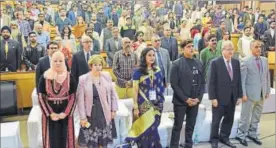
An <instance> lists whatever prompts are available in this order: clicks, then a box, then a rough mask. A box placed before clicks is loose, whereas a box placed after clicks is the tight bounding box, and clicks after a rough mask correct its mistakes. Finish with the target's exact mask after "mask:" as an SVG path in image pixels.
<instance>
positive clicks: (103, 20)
mask: <svg viewBox="0 0 276 148" xmlns="http://www.w3.org/2000/svg"><path fill="white" fill-rule="evenodd" d="M107 19H108V18H107V16H105V15H104V11H103V9H100V10H99V13H98V14H97V20H98V21H99V23H100V24H101V25H102V28H105V27H106V23H107ZM112 25H113V24H112Z"/></svg>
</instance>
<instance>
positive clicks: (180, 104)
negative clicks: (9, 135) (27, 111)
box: [0, 1, 276, 148]
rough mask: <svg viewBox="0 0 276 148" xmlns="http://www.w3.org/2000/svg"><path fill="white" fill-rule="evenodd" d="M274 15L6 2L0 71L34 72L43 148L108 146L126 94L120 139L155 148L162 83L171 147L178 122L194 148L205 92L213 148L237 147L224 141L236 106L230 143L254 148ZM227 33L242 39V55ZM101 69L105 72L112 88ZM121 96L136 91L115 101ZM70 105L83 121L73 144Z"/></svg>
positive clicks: (172, 5) (184, 7) (206, 8)
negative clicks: (126, 126) (126, 127)
mask: <svg viewBox="0 0 276 148" xmlns="http://www.w3.org/2000/svg"><path fill="white" fill-rule="evenodd" d="M275 15H276V14H275V10H274V9H273V10H271V11H270V12H269V14H268V15H267V14H266V12H265V11H264V10H260V9H259V8H256V9H252V8H249V7H248V6H245V7H244V8H243V9H242V10H239V9H238V8H231V9H228V10H227V9H224V8H223V5H212V4H208V3H205V4H204V5H203V6H194V5H190V4H189V2H186V1H175V2H171V1H168V2H165V3H160V2H159V1H157V2H155V3H149V2H147V1H143V2H142V3H137V4H131V3H130V2H122V3H120V2H116V1H110V2H101V1H99V2H94V1H92V2H90V1H69V2H62V3H61V4H59V5H57V7H55V8H54V7H53V5H52V4H51V3H50V2H47V1H46V2H45V3H44V4H42V5H38V4H37V3H31V2H17V3H15V4H14V5H9V4H7V5H6V6H5V7H1V13H0V18H1V22H0V25H1V61H0V71H1V72H18V71H35V72H36V88H37V93H38V95H39V103H40V106H41V109H42V114H43V116H42V129H43V130H42V134H43V145H44V147H50V148H62V147H75V145H76V143H77V144H78V145H80V146H87V147H93V148H94V147H106V146H107V145H108V143H110V142H112V140H113V138H115V137H116V129H115V126H114V117H115V116H116V111H117V110H118V104H117V100H118V99H123V98H125V97H131V98H133V106H134V108H133V117H135V119H136V120H135V121H134V122H133V125H132V128H131V130H130V131H129V136H128V137H127V138H126V142H128V143H132V142H135V143H136V144H137V145H138V147H141V148H147V147H149V148H159V147H161V144H160V136H159V134H158V126H159V124H160V122H161V119H160V118H161V114H162V110H163V102H164V93H165V91H166V89H167V88H168V87H169V86H171V88H172V89H173V91H174V93H173V102H172V103H173V104H174V116H175V118H174V125H173V130H172V137H171V143H170V147H172V148H174V147H175V148H178V147H179V139H180V131H181V128H182V123H183V121H184V117H185V116H186V129H185V147H187V148H191V147H192V146H193V139H192V135H193V131H194V126H195V122H196V116H197V112H198V106H199V104H200V102H201V100H202V97H203V94H204V93H205V92H208V94H209V99H210V100H211V102H212V126H211V137H210V138H211V139H210V141H211V145H212V148H217V147H218V142H219V141H220V142H222V143H224V144H225V145H228V146H229V147H233V148H235V147H236V146H235V145H234V144H233V143H231V142H230V141H229V135H230V132H231V131H230V129H231V127H232V124H233V120H234V113H235V106H236V105H239V104H241V103H242V114H241V121H240V124H239V130H238V136H237V138H236V139H237V140H239V142H240V143H241V144H243V145H244V146H247V141H246V137H248V138H249V139H251V140H253V141H254V142H255V143H256V144H258V145H261V144H262V143H261V141H260V140H259V139H258V136H257V124H258V123H259V122H260V116H261V111H262V107H263V101H264V100H265V99H266V98H268V97H269V94H270V86H273V78H274V77H273V72H272V71H270V72H269V68H268V61H267V58H265V57H266V56H267V52H268V51H275V37H276V32H275V26H276V24H275ZM214 28H216V29H214ZM53 30H54V32H53ZM233 33H237V34H241V37H240V38H239V41H238V43H237V47H238V49H237V50H238V53H239V56H236V55H235V54H234V53H235V52H234V50H235V49H234V45H233V42H232V41H231V34H233ZM52 34H54V35H55V37H54V39H51V38H52ZM149 42H150V43H149ZM101 52H105V53H106V54H107V57H106V59H105V58H103V57H102V56H101V55H100V53H101ZM104 67H110V68H112V71H113V74H114V75H115V77H116V80H115V85H110V84H111V83H112V77H111V75H110V74H109V73H107V72H103V68H104ZM253 80H254V81H253ZM120 89H123V90H127V89H131V90H132V91H133V94H131V95H130V96H125V95H122V94H121V93H120V92H118V91H117V90H120ZM76 106H77V108H78V110H77V111H78V113H79V115H80V124H81V129H80V134H79V137H78V140H77V142H76V141H75V137H74V128H73V127H74V122H73V121H74V120H73V112H74V110H75V108H76ZM222 117H224V118H223V120H222ZM221 120H222V125H221V128H220V133H219V124H220V122H221ZM140 125H144V126H140ZM136 128H139V130H137V129H136ZM137 131H140V132H138V133H137ZM142 131H143V132H142ZM57 139H59V140H58V141H57Z"/></svg>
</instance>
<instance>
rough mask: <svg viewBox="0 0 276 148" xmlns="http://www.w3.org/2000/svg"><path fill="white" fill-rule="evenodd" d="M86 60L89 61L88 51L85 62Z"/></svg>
mask: <svg viewBox="0 0 276 148" xmlns="http://www.w3.org/2000/svg"><path fill="white" fill-rule="evenodd" d="M88 61H89V53H88V52H87V53H86V62H87V63H88Z"/></svg>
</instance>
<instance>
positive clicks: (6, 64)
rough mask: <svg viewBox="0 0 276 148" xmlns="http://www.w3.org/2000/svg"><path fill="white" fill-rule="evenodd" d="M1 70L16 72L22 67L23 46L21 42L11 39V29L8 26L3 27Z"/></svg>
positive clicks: (0, 50) (0, 55)
mask: <svg viewBox="0 0 276 148" xmlns="http://www.w3.org/2000/svg"><path fill="white" fill-rule="evenodd" d="M1 35H2V39H1V42H0V43H1V48H0V52H1V54H0V57H1V58H0V59H1V60H0V71H1V72H3V71H11V72H16V71H17V70H19V69H20V63H21V53H22V48H21V47H20V45H19V42H17V41H16V40H13V39H11V38H10V37H11V29H10V28H9V27H8V26H3V27H2V28H1Z"/></svg>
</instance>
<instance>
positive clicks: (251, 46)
mask: <svg viewBox="0 0 276 148" xmlns="http://www.w3.org/2000/svg"><path fill="white" fill-rule="evenodd" d="M257 42H259V43H261V44H262V43H263V42H262V41H260V40H252V41H251V42H250V49H253V46H254V44H255V43H257Z"/></svg>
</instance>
